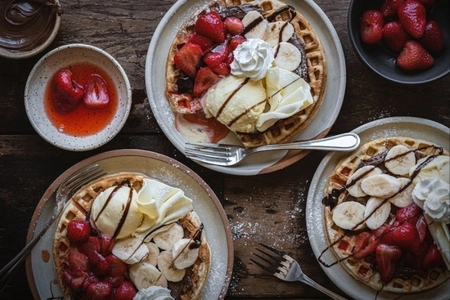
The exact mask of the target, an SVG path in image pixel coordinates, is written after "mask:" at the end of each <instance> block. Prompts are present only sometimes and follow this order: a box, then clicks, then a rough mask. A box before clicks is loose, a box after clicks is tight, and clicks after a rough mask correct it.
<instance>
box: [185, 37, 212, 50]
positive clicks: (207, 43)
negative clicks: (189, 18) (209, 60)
mask: <svg viewBox="0 0 450 300" xmlns="http://www.w3.org/2000/svg"><path fill="white" fill-rule="evenodd" d="M188 43H193V44H197V45H199V46H200V47H201V48H202V51H203V52H206V51H208V50H209V49H210V48H211V47H212V46H213V45H214V43H213V41H212V40H211V39H210V38H207V37H206V36H203V35H199V34H196V33H193V34H192V35H191V37H190V38H189V40H188Z"/></svg>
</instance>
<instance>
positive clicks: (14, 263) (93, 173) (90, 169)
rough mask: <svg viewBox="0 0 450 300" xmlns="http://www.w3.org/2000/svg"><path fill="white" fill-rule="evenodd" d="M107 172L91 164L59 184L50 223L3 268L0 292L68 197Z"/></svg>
mask: <svg viewBox="0 0 450 300" xmlns="http://www.w3.org/2000/svg"><path fill="white" fill-rule="evenodd" d="M105 174H106V172H105V171H104V170H103V169H102V168H101V167H100V166H99V165H98V164H93V165H89V166H86V167H84V168H82V169H80V170H78V171H76V172H75V173H73V174H72V176H70V177H69V178H67V179H66V180H65V181H64V182H62V183H61V184H60V185H59V186H58V189H57V190H56V196H55V198H56V205H55V208H54V212H53V215H52V217H51V218H50V220H49V221H48V223H47V224H45V226H44V227H43V228H42V230H41V231H40V232H39V233H38V234H37V235H35V236H34V237H33V238H32V239H31V241H29V242H28V244H26V245H25V247H24V248H23V249H22V250H21V251H20V252H19V253H18V254H17V255H16V256H15V257H14V258H13V259H12V260H11V261H10V262H9V263H8V264H6V265H5V266H4V267H3V268H2V269H1V271H0V292H1V291H2V290H3V289H4V288H5V286H6V284H7V283H8V281H9V279H10V278H11V276H12V274H13V273H14V271H15V270H16V269H17V267H18V266H19V265H20V263H21V262H22V261H23V260H24V259H25V258H26V257H27V255H28V254H29V253H30V252H31V250H32V249H33V247H34V246H35V245H36V244H37V242H38V241H39V240H40V239H41V238H42V237H43V236H44V234H45V233H46V232H47V230H48V229H49V228H50V226H51V225H52V224H53V223H54V222H55V220H56V219H57V218H58V217H59V214H60V213H61V211H62V208H63V207H64V204H65V203H66V202H67V200H68V199H70V196H71V195H72V194H73V192H74V191H76V190H77V189H78V188H80V187H81V186H83V185H84V184H86V183H87V182H89V181H91V180H94V179H97V178H99V177H101V176H103V175H105Z"/></svg>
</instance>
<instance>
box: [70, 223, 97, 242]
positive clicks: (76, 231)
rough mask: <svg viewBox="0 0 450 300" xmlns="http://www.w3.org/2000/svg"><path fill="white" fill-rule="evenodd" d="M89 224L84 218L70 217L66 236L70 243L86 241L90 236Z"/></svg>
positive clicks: (90, 228)
mask: <svg viewBox="0 0 450 300" xmlns="http://www.w3.org/2000/svg"><path fill="white" fill-rule="evenodd" d="M91 230H92V227H91V224H89V222H88V221H86V220H81V219H72V220H70V222H69V224H67V238H68V239H69V241H71V242H72V243H81V242H86V241H87V240H88V239H89V237H90V236H91Z"/></svg>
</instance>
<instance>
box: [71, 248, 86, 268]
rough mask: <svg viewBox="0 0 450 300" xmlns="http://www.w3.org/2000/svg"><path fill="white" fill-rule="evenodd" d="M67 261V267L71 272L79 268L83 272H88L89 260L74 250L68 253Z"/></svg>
mask: <svg viewBox="0 0 450 300" xmlns="http://www.w3.org/2000/svg"><path fill="white" fill-rule="evenodd" d="M67 261H68V262H69V267H70V269H72V270H75V269H77V268H79V269H81V270H83V271H89V259H88V257H87V256H86V255H84V254H83V253H81V252H78V251H75V250H73V251H70V252H69V255H68V257H67Z"/></svg>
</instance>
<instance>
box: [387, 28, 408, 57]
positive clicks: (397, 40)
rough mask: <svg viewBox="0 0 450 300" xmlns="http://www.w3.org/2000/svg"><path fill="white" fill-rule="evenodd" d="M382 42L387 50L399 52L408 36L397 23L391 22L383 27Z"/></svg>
mask: <svg viewBox="0 0 450 300" xmlns="http://www.w3.org/2000/svg"><path fill="white" fill-rule="evenodd" d="M383 40H384V42H385V43H386V46H387V47H388V48H389V50H391V51H393V52H400V51H401V50H402V48H403V46H404V45H405V43H406V41H407V40H408V34H407V33H406V32H405V30H403V27H402V25H401V24H400V22H398V21H391V22H388V23H386V24H385V25H384V27H383Z"/></svg>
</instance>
